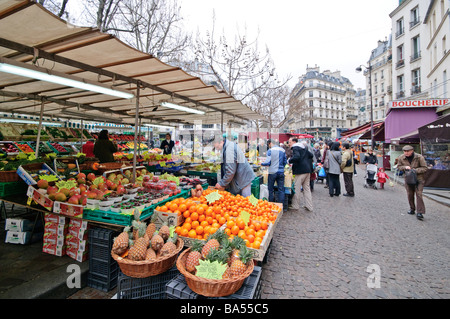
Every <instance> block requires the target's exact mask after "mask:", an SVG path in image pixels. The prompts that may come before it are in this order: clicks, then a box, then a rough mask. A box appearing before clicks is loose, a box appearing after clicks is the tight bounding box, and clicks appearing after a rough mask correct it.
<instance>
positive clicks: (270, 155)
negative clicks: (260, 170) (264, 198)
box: [261, 139, 287, 204]
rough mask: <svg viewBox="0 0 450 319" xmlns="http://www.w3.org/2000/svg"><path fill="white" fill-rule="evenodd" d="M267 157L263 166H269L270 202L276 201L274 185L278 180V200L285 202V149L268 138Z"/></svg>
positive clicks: (268, 185) (268, 187)
mask: <svg viewBox="0 0 450 319" xmlns="http://www.w3.org/2000/svg"><path fill="white" fill-rule="evenodd" d="M268 148H269V150H268V151H267V158H266V160H265V161H264V162H263V163H261V165H262V166H269V175H268V181H267V189H268V190H269V202H274V185H275V182H277V188H278V202H279V203H282V204H283V203H284V166H285V165H286V164H287V159H286V152H285V150H284V149H283V148H282V147H280V146H277V145H275V144H274V143H273V141H272V140H270V139H269V140H268Z"/></svg>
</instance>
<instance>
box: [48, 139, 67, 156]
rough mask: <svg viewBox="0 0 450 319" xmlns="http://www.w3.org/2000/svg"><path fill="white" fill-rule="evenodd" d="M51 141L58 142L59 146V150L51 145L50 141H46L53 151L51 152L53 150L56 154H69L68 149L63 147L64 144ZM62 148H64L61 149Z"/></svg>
mask: <svg viewBox="0 0 450 319" xmlns="http://www.w3.org/2000/svg"><path fill="white" fill-rule="evenodd" d="M53 143H56V144H58V145H59V146H60V147H61V150H60V151H59V150H57V149H56V148H55V147H54V146H53V145H52V143H51V142H49V141H48V142H47V145H48V147H49V148H50V149H51V150H52V151H53V152H55V153H56V154H57V155H69V154H70V151H69V150H68V149H67V148H65V147H64V146H62V145H61V144H59V143H57V142H53ZM63 149H64V150H63Z"/></svg>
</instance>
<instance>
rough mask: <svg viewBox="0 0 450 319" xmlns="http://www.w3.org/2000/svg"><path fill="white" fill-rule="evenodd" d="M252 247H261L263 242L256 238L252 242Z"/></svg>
mask: <svg viewBox="0 0 450 319" xmlns="http://www.w3.org/2000/svg"><path fill="white" fill-rule="evenodd" d="M251 247H252V248H255V249H259V247H261V242H260V241H257V240H255V241H254V242H253V243H252V246H251Z"/></svg>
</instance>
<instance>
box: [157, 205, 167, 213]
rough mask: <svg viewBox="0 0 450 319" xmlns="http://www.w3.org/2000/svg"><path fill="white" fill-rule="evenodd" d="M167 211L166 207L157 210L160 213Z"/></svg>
mask: <svg viewBox="0 0 450 319" xmlns="http://www.w3.org/2000/svg"><path fill="white" fill-rule="evenodd" d="M168 210H169V209H168V208H167V206H165V205H164V206H161V208H160V209H159V211H160V212H167V211H168Z"/></svg>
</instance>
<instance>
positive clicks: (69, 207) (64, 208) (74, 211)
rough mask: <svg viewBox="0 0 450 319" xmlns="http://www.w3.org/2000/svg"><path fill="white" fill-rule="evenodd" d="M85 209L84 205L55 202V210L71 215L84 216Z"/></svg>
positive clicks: (58, 212)
mask: <svg viewBox="0 0 450 319" xmlns="http://www.w3.org/2000/svg"><path fill="white" fill-rule="evenodd" d="M83 210H84V206H83V205H74V204H69V203H65V202H58V201H55V202H54V203H53V212H55V213H57V214H61V215H66V216H69V217H75V218H83Z"/></svg>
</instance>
